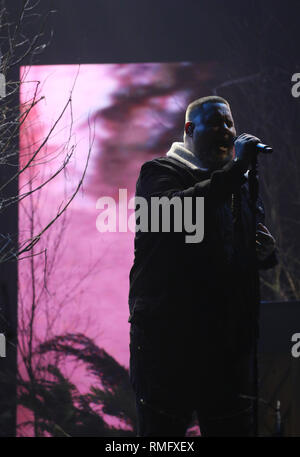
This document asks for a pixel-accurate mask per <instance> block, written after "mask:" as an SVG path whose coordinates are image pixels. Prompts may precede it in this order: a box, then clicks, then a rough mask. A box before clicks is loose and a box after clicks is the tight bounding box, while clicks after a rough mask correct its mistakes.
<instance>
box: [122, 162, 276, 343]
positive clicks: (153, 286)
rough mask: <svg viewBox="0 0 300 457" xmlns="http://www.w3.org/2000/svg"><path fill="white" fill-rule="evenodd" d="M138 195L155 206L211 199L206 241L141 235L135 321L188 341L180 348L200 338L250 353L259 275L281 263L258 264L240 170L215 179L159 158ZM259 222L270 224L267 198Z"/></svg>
mask: <svg viewBox="0 0 300 457" xmlns="http://www.w3.org/2000/svg"><path fill="white" fill-rule="evenodd" d="M136 195H137V196H142V197H144V198H146V199H147V200H148V202H149V204H150V198H151V197H153V196H158V197H162V196H166V197H168V198H172V197H174V196H179V197H180V198H183V197H187V196H188V197H193V198H195V197H197V196H199V197H204V239H203V241H202V242H200V243H186V242H185V239H184V237H185V235H186V233H185V232H182V233H178V232H174V231H173V232H172V231H171V233H165V232H162V231H159V232H158V233H151V232H150V231H149V232H137V233H136V235H135V242H134V247H135V252H134V254H135V257H134V264H133V266H132V269H131V271H130V291H129V307H130V318H129V322H131V323H132V324H134V325H136V326H139V327H140V328H141V329H144V330H146V331H147V332H148V334H150V335H155V334H156V335H165V337H166V338H167V339H168V341H170V339H172V340H173V341H174V344H176V342H178V341H179V338H178V336H179V335H181V337H180V344H182V342H184V344H191V345H194V343H195V337H196V339H197V342H198V343H199V346H202V347H204V346H205V347H208V346H207V344H208V342H209V345H210V347H211V345H214V344H215V343H216V344H218V343H217V341H220V340H221V341H222V345H223V347H226V348H227V350H229V351H230V350H233V351H235V350H237V348H240V349H241V350H244V351H246V350H248V348H249V347H250V346H251V344H252V343H253V341H254V339H255V337H257V331H258V307H257V306H256V298H257V291H258V275H257V271H258V268H270V267H272V266H274V265H275V264H276V256H275V254H273V255H271V257H270V258H268V259H267V260H266V261H264V262H261V263H259V262H258V261H257V259H256V254H255V250H254V249H253V246H254V238H255V232H254V230H253V216H252V211H251V206H250V197H249V188H248V180H247V178H246V176H245V175H244V170H243V168H242V165H241V163H240V162H234V161H231V162H230V163H228V164H227V165H226V166H224V167H223V168H222V169H221V170H217V171H215V172H213V173H212V174H210V173H208V172H206V171H203V170H200V169H195V170H193V169H191V168H189V167H188V166H186V165H185V164H183V163H181V162H179V161H177V160H176V159H174V158H171V157H161V158H157V159H154V160H151V161H148V162H146V163H144V164H143V166H142V167H141V171H140V175H139V178H138V181H137V186H136ZM233 195H234V197H233ZM150 219H151V215H150V213H149V220H150ZM256 222H257V223H259V222H262V223H264V207H263V203H262V201H261V199H260V198H259V199H258V203H257V211H256ZM149 224H150V222H149ZM195 335H196V336H195ZM191 336H193V338H192V340H191V338H190V337H191ZM160 341H161V340H160ZM187 342H189V343H187ZM224 345H225V346H224Z"/></svg>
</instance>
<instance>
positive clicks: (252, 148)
mask: <svg viewBox="0 0 300 457" xmlns="http://www.w3.org/2000/svg"><path fill="white" fill-rule="evenodd" d="M258 143H260V139H259V138H257V137H256V136H253V135H249V134H248V133H242V134H241V135H239V136H238V138H237V139H236V140H235V143H234V148H235V160H238V161H240V162H242V163H243V164H244V166H245V171H247V170H248V169H250V168H251V162H252V160H253V159H254V158H255V155H256V154H257V148H256V145H257V144H258Z"/></svg>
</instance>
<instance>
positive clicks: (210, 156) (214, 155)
mask: <svg viewBox="0 0 300 457" xmlns="http://www.w3.org/2000/svg"><path fill="white" fill-rule="evenodd" d="M199 158H200V160H201V161H202V163H203V165H204V166H205V168H209V169H210V170H218V169H220V168H222V167H224V166H225V165H226V164H227V163H229V162H230V161H231V160H232V159H233V149H232V148H231V149H230V150H229V151H227V152H226V153H225V151H224V153H223V154H222V153H221V154H220V152H219V151H218V150H217V149H216V148H214V149H212V150H211V151H210V152H208V153H206V154H201V155H200V157H199Z"/></svg>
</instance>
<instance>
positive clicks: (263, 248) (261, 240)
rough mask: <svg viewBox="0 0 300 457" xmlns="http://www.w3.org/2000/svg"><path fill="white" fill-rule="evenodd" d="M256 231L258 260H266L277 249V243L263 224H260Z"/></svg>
mask: <svg viewBox="0 0 300 457" xmlns="http://www.w3.org/2000/svg"><path fill="white" fill-rule="evenodd" d="M257 228H258V230H257V231H256V255H257V258H258V260H261V261H262V260H265V259H266V258H268V257H269V255H271V254H272V252H273V251H274V249H275V245H276V241H275V239H274V238H273V236H272V235H271V233H270V232H269V230H268V229H267V227H266V226H265V225H263V224H258V226H257Z"/></svg>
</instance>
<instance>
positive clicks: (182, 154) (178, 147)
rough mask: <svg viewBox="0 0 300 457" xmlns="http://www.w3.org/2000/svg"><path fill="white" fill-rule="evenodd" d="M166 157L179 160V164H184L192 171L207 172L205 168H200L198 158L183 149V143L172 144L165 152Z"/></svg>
mask: <svg viewBox="0 0 300 457" xmlns="http://www.w3.org/2000/svg"><path fill="white" fill-rule="evenodd" d="M167 156H168V157H173V158H174V159H176V160H179V162H182V163H184V164H185V165H186V166H188V167H189V168H192V169H193V170H202V171H207V170H206V169H205V168H202V167H201V162H200V160H199V159H198V157H196V156H195V155H194V154H193V153H192V152H191V151H189V150H188V149H186V148H185V147H184V143H179V142H174V143H173V144H172V146H171V148H170V149H169V151H168V152H167Z"/></svg>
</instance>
